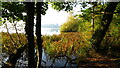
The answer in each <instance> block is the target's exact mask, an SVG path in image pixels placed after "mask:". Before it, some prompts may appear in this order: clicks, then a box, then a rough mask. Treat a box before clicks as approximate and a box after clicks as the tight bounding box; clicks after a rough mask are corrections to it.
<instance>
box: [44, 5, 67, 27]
mask: <svg viewBox="0 0 120 68" xmlns="http://www.w3.org/2000/svg"><path fill="white" fill-rule="evenodd" d="M68 15H69V14H68V13H67V12H66V11H56V10H54V9H53V8H51V7H50V4H49V9H48V10H47V11H46V14H45V16H42V24H59V25H61V24H63V23H64V22H65V21H66V20H67V17H68Z"/></svg>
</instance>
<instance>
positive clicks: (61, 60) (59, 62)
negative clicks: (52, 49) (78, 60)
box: [41, 49, 77, 68]
mask: <svg viewBox="0 0 120 68" xmlns="http://www.w3.org/2000/svg"><path fill="white" fill-rule="evenodd" d="M71 57H72V58H73V59H75V56H71ZM41 64H42V66H59V67H64V66H74V67H75V68H76V67H77V64H71V63H69V62H68V58H66V57H58V58H55V59H50V56H49V55H48V54H47V53H45V51H44V49H43V53H42V63H41Z"/></svg>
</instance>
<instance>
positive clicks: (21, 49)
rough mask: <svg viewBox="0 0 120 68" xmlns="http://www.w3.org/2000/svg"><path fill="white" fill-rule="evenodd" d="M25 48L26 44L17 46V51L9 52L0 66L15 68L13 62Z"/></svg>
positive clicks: (14, 62)
mask: <svg viewBox="0 0 120 68" xmlns="http://www.w3.org/2000/svg"><path fill="white" fill-rule="evenodd" d="M26 48H27V44H26V45H24V46H23V47H21V48H18V49H17V52H16V53H15V54H11V55H10V56H9V59H8V60H7V62H6V63H3V65H2V67H1V68H15V64H16V62H17V60H18V59H19V58H20V57H21V56H22V55H21V54H22V53H23V52H24V50H25V49H26Z"/></svg>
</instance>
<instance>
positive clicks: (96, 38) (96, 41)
mask: <svg viewBox="0 0 120 68" xmlns="http://www.w3.org/2000/svg"><path fill="white" fill-rule="evenodd" d="M117 4H118V2H110V3H109V4H108V5H107V8H106V9H105V14H104V15H103V18H102V20H101V22H100V26H99V27H98V28H97V30H96V31H95V33H94V34H93V37H92V39H93V48H94V49H95V50H96V52H99V51H100V44H101V42H102V40H103V38H104V36H105V34H106V32H107V30H108V28H109V26H110V23H111V21H112V18H113V12H114V10H115V9H116V6H117Z"/></svg>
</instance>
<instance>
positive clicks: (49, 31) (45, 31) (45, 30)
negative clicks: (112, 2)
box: [41, 28, 60, 35]
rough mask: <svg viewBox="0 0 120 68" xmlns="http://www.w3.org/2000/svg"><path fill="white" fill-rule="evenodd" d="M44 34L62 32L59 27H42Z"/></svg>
mask: <svg viewBox="0 0 120 68" xmlns="http://www.w3.org/2000/svg"><path fill="white" fill-rule="evenodd" d="M41 33H42V35H53V34H60V31H59V28H41Z"/></svg>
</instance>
